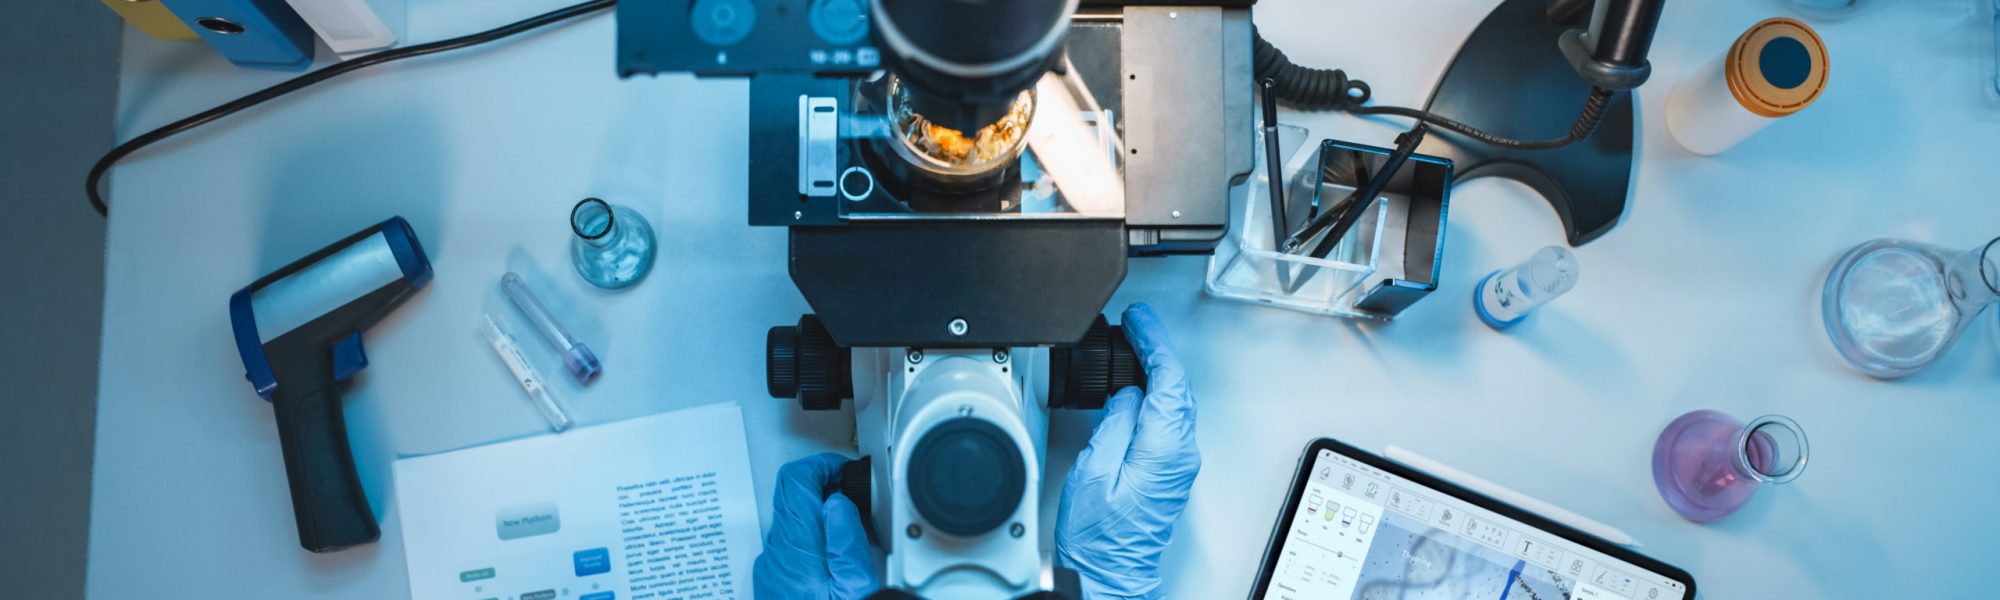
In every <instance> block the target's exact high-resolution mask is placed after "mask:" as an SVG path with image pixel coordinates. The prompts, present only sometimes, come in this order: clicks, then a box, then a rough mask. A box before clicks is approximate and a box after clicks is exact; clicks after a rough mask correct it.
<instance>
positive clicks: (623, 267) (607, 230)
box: [569, 198, 653, 290]
mask: <svg viewBox="0 0 2000 600" xmlns="http://www.w3.org/2000/svg"><path fill="white" fill-rule="evenodd" d="M569 227H570V231H571V232H573V233H575V234H576V237H575V238H574V239H572V240H571V241H570V260H571V261H572V262H573V263H575V264H576V273H577V274H578V275H582V276H583V280H584V281H588V282H590V284H591V285H594V286H597V287H601V288H604V289H608V290H616V289H624V288H627V287H631V286H632V284H635V283H639V280H640V279H644V278H645V277H646V272H647V271H651V270H652V269H653V227H652V226H651V225H648V224H647V223H646V219H645V218H644V217H640V216H639V213H637V212H633V211H632V209H630V208H626V207H623V206H612V205H610V204H606V203H605V202H604V201H603V200H599V199H596V198H584V199H583V201H582V202H578V203H576V207H575V208H572V209H570V213H569Z"/></svg>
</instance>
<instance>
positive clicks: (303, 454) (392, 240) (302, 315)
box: [229, 217, 431, 552]
mask: <svg viewBox="0 0 2000 600" xmlns="http://www.w3.org/2000/svg"><path fill="white" fill-rule="evenodd" d="M430 279H431V264H430V259H428V258H426V257H425V256H424V250H423V246H422V245H420V244H418V243H417V236H416V232H415V231H413V230H411V229H410V224H409V222H407V221H404V220H403V218H402V217H394V218H391V219H389V220H387V221H383V222H382V223H381V224H379V225H375V226H373V227H369V228H368V229H365V230H362V231H361V232H359V233H355V234H354V235H350V236H347V238H346V239H343V240H340V241H339V242H336V243H334V244H333V245H331V246H327V247H326V248H323V249H321V250H319V251H318V252H314V253H312V254H311V255H309V256H307V257H305V258H301V259H299V260H297V261H295V262H293V263H292V264H289V265H285V267H284V268H282V269H278V270H277V271H276V272H274V273H271V274H269V275H265V276H264V277H263V278H261V279H258V280H257V281H256V283H252V284H250V286H249V287H246V288H243V290H242V291H238V292H236V293H235V294H234V295H232V296H230V297H229V317H230V322H231V324H232V326H233V328H234V330H235V337H236V349H237V351H238V352H239V353H241V354H242V356H243V366H244V369H245V370H246V372H247V376H248V377H249V379H250V383H251V385H252V386H254V387H255V388H256V389H257V394H258V395H260V396H263V397H264V399H266V400H269V401H270V402H271V407H272V412H273V413H274V414H275V415H276V417H277V420H278V442H279V445H281V446H282V447H283V450H284V454H285V477H286V479H287V480H288V482H289V483H290V487H291V494H292V513H293V516H294V517H295V518H296V519H297V521H298V526H299V545H300V546H304V547H305V549H307V550H311V551H313V552H332V551H335V550H339V549H342V548H347V547H350V546H357V545H361V544H366V543H369V542H373V541H375V540H376V538H378V537H381V534H382V533H381V532H382V530H381V527H380V526H378V525H377V524H376V522H375V513H374V511H373V510H372V509H370V508H369V507H368V497H367V495H366V494H364V493H363V492H362V489H361V479H360V477H359V476H358V475H357V474H356V473H355V470H354V455H353V453H352V452H351V451H349V450H348V446H347V420H346V418H344V417H343V415H342V412H341V405H340V390H341V387H342V384H343V383H345V382H346V381H347V380H348V378H349V377H352V376H353V375H354V373H355V372H357V371H360V370H361V368H362V367H366V366H368V358H367V354H366V353H365V352H364V351H363V350H362V347H361V331H362V330H364V329H367V328H368V327H369V326H371V325H374V324H375V323H376V322H377V321H380V320H382V317H384V316H387V315H388V314H389V312H390V311H393V310H395V308H396V307H397V306H399V305H401V304H402V303H403V301H404V300H407V299H409V297H410V296H411V295H412V294H414V293H416V291H417V290H418V289H421V288H422V287H423V286H424V284H425V283H428V282H429V281H430Z"/></svg>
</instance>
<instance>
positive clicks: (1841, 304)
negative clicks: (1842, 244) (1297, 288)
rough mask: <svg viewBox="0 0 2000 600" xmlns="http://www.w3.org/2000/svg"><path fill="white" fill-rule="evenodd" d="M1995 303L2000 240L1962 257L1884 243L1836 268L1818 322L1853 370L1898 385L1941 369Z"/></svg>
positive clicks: (1851, 254)
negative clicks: (1940, 361)
mask: <svg viewBox="0 0 2000 600" xmlns="http://www.w3.org/2000/svg"><path fill="white" fill-rule="evenodd" d="M1995 302H2000V238H1994V239H1993V241H1990V242H1987V243H1986V244H1984V245H1981V246H1979V247H1976V248H1973V249H1971V250H1967V251H1964V252H1955V251H1952V250H1950V249H1947V248H1940V247H1937V246H1933V245H1930V244H1923V243H1918V242H1911V241H1908V240H1892V239H1880V240H1874V241H1870V242H1868V243H1865V244H1862V245H1860V246H1855V247H1854V249H1853V250H1849V251H1847V254H1845V255H1843V256H1841V257H1840V262H1838V263H1835V264H1834V265H1833V272H1832V273H1829V274H1828V275H1827V276H1826V290H1825V292H1824V293H1823V296H1822V298H1821V301H1820V316H1821V318H1823V319H1824V320H1825V321H1826V334H1827V335H1828V336H1829V337H1832V338H1833V347H1834V348H1835V349H1838V350H1839V351H1840V355H1841V357H1842V358H1845V359H1847V364H1848V366H1851V367H1854V370H1856V371H1860V372H1862V373H1863V374H1866V375H1868V376H1870V377H1875V378H1879V379H1894V378H1897V377H1903V376H1906V375H1909V374H1912V373H1915V372H1917V371H1921V370H1923V369H1924V367H1928V366H1930V364H1931V363H1932V362H1936V361H1937V358H1938V357H1939V356H1942V355H1943V354H1944V352H1945V350H1947V349H1950V348H1951V345H1952V343H1953V342H1956V341H1957V340H1958V336H1959V334H1960V333H1963V332H1964V331H1965V328H1966V326H1967V325H1970V324H1972V322H1973V320H1974V319H1977V318H1978V317H1979V314H1980V311H1982V310H1985V308H1986V307H1987V306H1988V305H1991V304H1993V303H1995Z"/></svg>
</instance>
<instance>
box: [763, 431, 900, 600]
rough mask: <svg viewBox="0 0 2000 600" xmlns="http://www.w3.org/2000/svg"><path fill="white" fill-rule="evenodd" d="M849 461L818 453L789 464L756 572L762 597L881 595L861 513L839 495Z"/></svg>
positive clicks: (838, 599) (815, 599) (818, 599)
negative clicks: (842, 467) (837, 489)
mask: <svg viewBox="0 0 2000 600" xmlns="http://www.w3.org/2000/svg"><path fill="white" fill-rule="evenodd" d="M846 462H847V457H844V456H841V455H838V454H815V455H813V456H808V457H805V458H801V459H798V460H795V461H792V462H789V463H785V466H784V468H781V469H779V470H778V486H777V489H776V490H775V491H773V492H772V493H771V532H770V533H769V534H767V535H765V536H764V553H763V554H761V555H758V556H757V566H756V568H755V569H754V570H753V571H752V577H753V578H754V580H755V587H756V589H757V597H758V598H760V599H766V600H769V599H790V598H809V599H812V600H823V599H834V600H848V599H851V598H861V597H864V596H867V595H868V594H870V593H873V592H874V591H875V588H876V587H878V586H880V585H881V584H880V583H878V582H876V579H875V572H874V570H873V569H874V559H873V558H872V557H870V556H869V554H868V535H867V530H865V529H863V528H862V525H861V511H860V510H859V509H856V508H855V507H854V502H853V501H850V500H848V499H847V496H843V495H841V494H840V493H839V492H835V493H833V494H828V493H827V491H828V490H831V489H833V487H834V484H835V483H836V482H838V481H839V479H840V465H841V464H843V463H846Z"/></svg>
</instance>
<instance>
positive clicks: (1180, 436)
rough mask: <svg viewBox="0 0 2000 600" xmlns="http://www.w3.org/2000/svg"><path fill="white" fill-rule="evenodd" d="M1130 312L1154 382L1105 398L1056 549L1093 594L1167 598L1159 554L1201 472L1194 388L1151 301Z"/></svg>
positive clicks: (1073, 480) (1072, 482) (1072, 476)
mask: <svg viewBox="0 0 2000 600" xmlns="http://www.w3.org/2000/svg"><path fill="white" fill-rule="evenodd" d="M1124 319H1125V335H1126V337H1127V338H1129V339H1130V340H1131V341H1132V348H1133V350H1134V351H1135V352H1137V353H1138V354H1139V356H1140V359H1141V360H1142V361H1143V362H1145V364H1146V377H1147V379H1148V380H1149V381H1148V384H1149V386H1150V387H1151V388H1152V389H1150V390H1146V392H1145V393H1144V394H1143V395H1142V394H1141V393H1140V390H1139V388H1136V387H1128V388H1125V389H1123V390H1119V391H1118V393H1117V394H1116V395H1114V396H1112V397H1111V398H1110V399H1109V400H1107V401H1105V403H1104V420H1103V421H1102V422H1099V423H1098V424H1097V430H1096V431H1095V432H1093V433H1092V434H1091V436H1090V445H1089V446H1086V447H1085V448H1084V449H1083V452H1081V453H1078V454H1077V457H1076V466H1075V467H1073V468H1071V469H1070V471H1069V480H1068V481H1067V482H1066V483H1065V484H1064V486H1063V496H1062V506H1061V508H1060V509H1059V512H1058V513H1057V517H1056V553H1057V555H1058V556H1059V557H1060V558H1061V560H1062V563H1063V565H1064V566H1067V567H1069V568H1071V569H1075V570H1076V571H1077V574H1078V575H1079V576H1080V577H1079V579H1081V580H1082V581H1081V583H1082V585H1083V596H1084V598H1086V599H1088V600H1100V599H1105V598H1158V597H1160V595H1161V592H1160V554H1161V553H1163V552H1165V551H1166V548H1167V542H1168V541H1170V540H1172V539H1173V533H1174V521H1175V520H1176V519H1179V518H1180V516H1181V510H1182V509H1185V508H1187V501H1188V492H1189V490H1190V489H1192V488H1193V487H1194V478H1195V474H1196V473H1198V472H1200V471H1201V451H1200V450H1199V449H1197V448H1196V447H1195V443H1194V392H1193V391H1192V390H1189V389H1188V381H1187V371H1186V370H1185V369H1183V368H1182V367H1181V361H1180V358H1178V357H1177V356H1175V354H1174V348H1173V343H1172V342H1171V341H1169V340H1168V339H1167V328H1166V326H1165V325H1162V324H1160V317H1159V315H1156V314H1153V309H1152V308H1151V307H1148V306H1146V305H1145V304H1134V305H1132V307H1131V308H1128V309H1125V317H1124Z"/></svg>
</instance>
